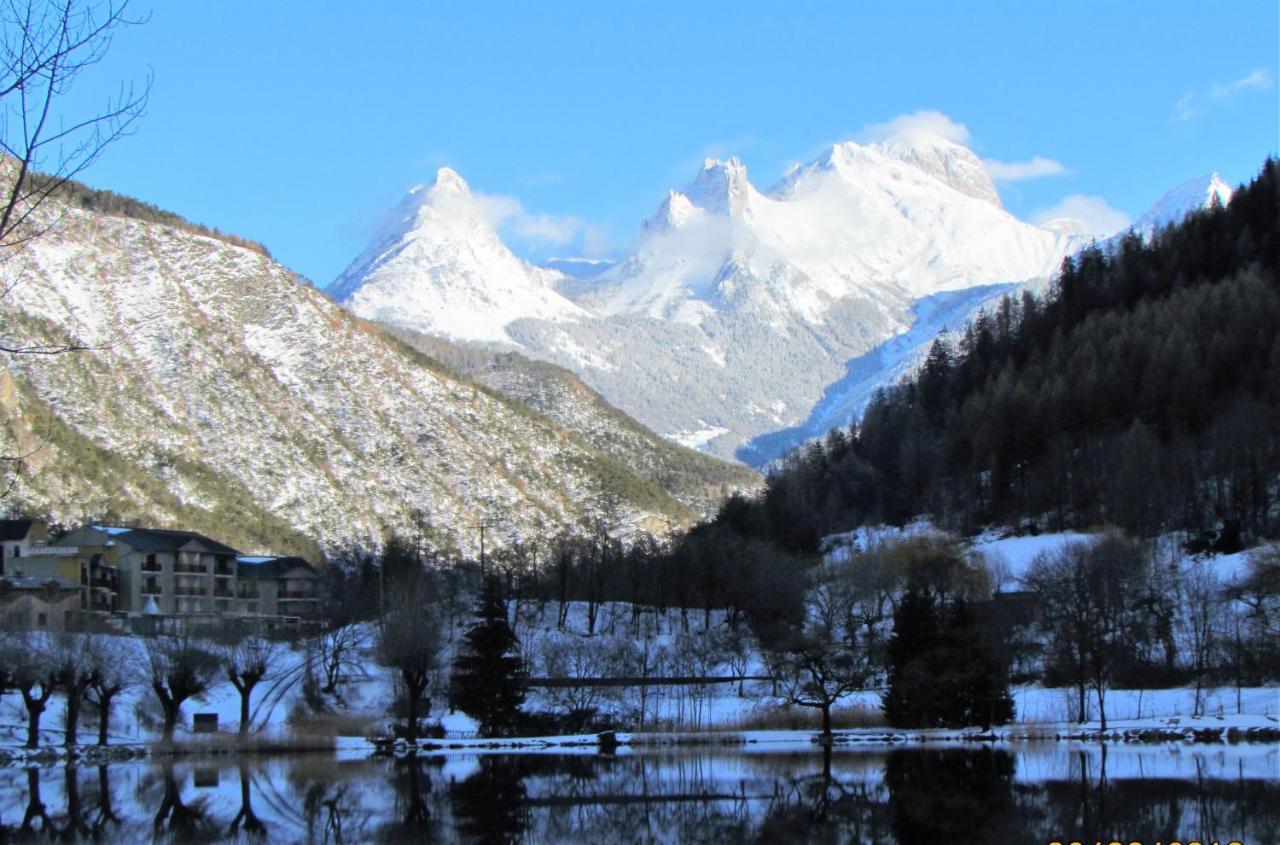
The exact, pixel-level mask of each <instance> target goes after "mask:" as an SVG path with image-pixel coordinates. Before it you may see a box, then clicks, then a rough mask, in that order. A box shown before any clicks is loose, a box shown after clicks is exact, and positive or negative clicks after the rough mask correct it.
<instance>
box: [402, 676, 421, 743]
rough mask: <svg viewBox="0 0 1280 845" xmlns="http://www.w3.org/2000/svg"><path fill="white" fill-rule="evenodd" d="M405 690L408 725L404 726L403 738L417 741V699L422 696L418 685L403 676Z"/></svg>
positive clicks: (411, 741)
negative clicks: (406, 694)
mask: <svg viewBox="0 0 1280 845" xmlns="http://www.w3.org/2000/svg"><path fill="white" fill-rule="evenodd" d="M404 685H405V691H406V692H407V693H408V695H409V725H408V727H406V728H405V739H407V740H409V742H410V743H416V742H417V741H418V700H419V699H420V698H421V697H422V690H421V688H419V686H418V685H417V684H416V683H414V682H413V681H410V680H409V679H408V678H405V683H404Z"/></svg>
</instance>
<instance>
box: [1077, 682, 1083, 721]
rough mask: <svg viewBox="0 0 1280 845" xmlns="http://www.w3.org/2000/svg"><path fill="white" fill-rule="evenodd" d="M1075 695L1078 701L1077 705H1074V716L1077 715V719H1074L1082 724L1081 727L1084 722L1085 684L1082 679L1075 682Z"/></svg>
mask: <svg viewBox="0 0 1280 845" xmlns="http://www.w3.org/2000/svg"><path fill="white" fill-rule="evenodd" d="M1076 695H1077V698H1078V699H1079V701H1078V703H1077V705H1076V714H1077V717H1078V718H1077V719H1076V721H1078V722H1079V723H1080V724H1082V725H1083V724H1084V721H1085V712H1084V696H1085V684H1084V678H1081V679H1080V680H1079V681H1077V682H1076Z"/></svg>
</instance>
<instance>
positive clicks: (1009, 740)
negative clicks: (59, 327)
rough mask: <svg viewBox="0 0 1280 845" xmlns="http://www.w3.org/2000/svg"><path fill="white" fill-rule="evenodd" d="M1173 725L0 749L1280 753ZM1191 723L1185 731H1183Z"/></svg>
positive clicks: (215, 753)
mask: <svg viewBox="0 0 1280 845" xmlns="http://www.w3.org/2000/svg"><path fill="white" fill-rule="evenodd" d="M1163 721H1165V722H1166V724H1164V725H1151V724H1145V725H1119V726H1115V727H1111V726H1109V727H1108V728H1107V730H1106V731H1103V730H1101V728H1100V727H1091V726H1090V725H1089V724H1088V723H1086V724H1085V725H1084V726H1080V725H1065V724H1045V725H1014V726H1005V727H1000V728H994V729H991V730H982V729H979V728H967V729H947V728H936V729H893V728H852V729H844V730H836V731H833V732H832V736H831V740H830V742H824V741H823V737H822V735H821V733H820V732H817V731H811V730H782V731H778V730H772V731H735V730H726V731H697V732H680V731H670V732H667V731H663V732H646V733H639V732H636V733H630V732H618V733H605V734H574V735H564V736H540V737H539V736H531V737H507V738H493V739H423V740H418V742H417V743H416V744H414V745H412V746H411V745H410V744H409V743H407V742H405V741H403V740H399V741H396V742H393V743H392V742H382V743H379V742H377V741H375V740H372V739H369V738H365V737H333V738H332V741H324V740H320V741H316V739H318V738H312V741H309V742H308V741H296V740H295V741H289V740H259V741H249V742H246V743H239V742H236V741H217V742H208V743H204V742H196V743H179V744H175V745H173V746H170V747H164V746H160V745H158V744H156V743H136V744H127V745H126V744H122V745H111V746H106V747H103V746H98V745H87V746H86V745H80V746H71V747H67V746H64V745H48V746H42V747H40V748H36V749H28V748H22V747H8V748H5V747H0V768H4V767H24V768H32V767H53V766H58V765H72V764H74V765H84V766H99V765H110V764H112V763H129V762H143V761H150V762H157V763H158V762H162V761H175V760H188V759H193V758H194V759H216V758H228V757H255V758H272V757H287V756H293V755H310V754H314V755H327V756H332V757H336V758H339V759H343V760H360V759H377V758H397V759H399V758H404V757H409V756H414V755H423V756H454V755H467V754H483V755H492V754H566V753H567V754H588V753H589V754H615V753H621V754H637V753H638V754H643V753H645V752H655V751H663V750H676V749H694V748H723V749H726V750H729V749H735V750H739V751H743V752H750V751H756V750H758V751H765V750H783V749H795V750H801V749H811V748H812V749H819V748H823V747H824V746H829V747H831V748H832V749H833V750H850V749H854V748H858V749H870V748H912V747H926V746H933V745H940V744H945V745H961V746H984V745H985V746H989V745H1019V744H1023V743H1058V742H1069V743H1089V744H1102V745H1128V746H1133V745H1170V744H1177V745H1185V746H1202V747H1211V746H1221V745H1233V746H1234V745H1280V720H1277V719H1275V718H1274V717H1262V718H1261V719H1260V720H1258V722H1259V723H1254V724H1244V725H1238V724H1231V725H1227V724H1219V725H1206V724H1204V723H1205V722H1206V721H1207V720H1205V719H1195V720H1192V719H1179V718H1172V719H1167V720H1163ZM1184 721H1186V722H1189V724H1182V722H1184Z"/></svg>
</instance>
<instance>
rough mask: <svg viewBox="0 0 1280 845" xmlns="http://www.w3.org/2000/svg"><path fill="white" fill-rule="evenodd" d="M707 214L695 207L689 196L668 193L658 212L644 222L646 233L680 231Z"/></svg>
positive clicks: (673, 192)
mask: <svg viewBox="0 0 1280 845" xmlns="http://www.w3.org/2000/svg"><path fill="white" fill-rule="evenodd" d="M705 214H706V212H705V211H704V210H703V209H701V208H698V207H697V206H695V205H694V204H693V203H692V202H691V201H690V200H689V198H688V197H687V196H685V195H684V194H682V193H680V192H679V191H667V197H666V199H664V200H663V201H662V204H661V205H659V206H658V210H657V211H655V212H654V213H653V216H651V217H650V218H649V219H647V220H645V221H644V224H643V228H644V230H645V231H652V232H666V231H670V230H672V229H679V228H681V227H682V226H685V225H686V224H688V223H690V222H691V221H693V220H696V219H698V218H700V217H702V216H703V215H705Z"/></svg>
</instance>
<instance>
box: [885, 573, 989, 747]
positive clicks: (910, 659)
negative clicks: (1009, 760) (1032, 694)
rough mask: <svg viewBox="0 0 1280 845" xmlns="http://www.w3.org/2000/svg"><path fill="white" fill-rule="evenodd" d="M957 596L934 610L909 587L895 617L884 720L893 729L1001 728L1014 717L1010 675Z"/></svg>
mask: <svg viewBox="0 0 1280 845" xmlns="http://www.w3.org/2000/svg"><path fill="white" fill-rule="evenodd" d="M985 633H986V632H985V630H984V629H983V626H982V624H981V623H980V622H978V620H976V619H975V618H974V616H973V614H972V612H971V611H970V610H969V605H968V603H967V602H965V601H964V599H963V598H956V599H954V600H953V601H952V602H950V604H949V605H943V606H939V605H938V603H937V602H936V600H935V599H934V597H933V596H932V594H930V593H929V592H927V591H925V590H923V589H920V588H918V587H913V588H912V589H910V590H908V591H907V593H906V595H905V596H903V599H902V601H901V603H899V605H898V610H897V612H895V613H894V617H893V637H892V638H891V639H890V641H889V691H888V692H887V693H886V694H885V698H884V711H885V716H886V718H887V719H888V720H889V723H890V724H891V725H894V726H895V727H921V728H935V727H968V726H971V725H982V726H983V727H990V726H991V725H1003V724H1006V723H1007V722H1009V721H1010V720H1011V719H1012V718H1013V698H1012V697H1011V696H1010V695H1009V678H1008V671H1007V668H1006V667H1005V666H1004V664H1003V663H1002V662H1001V660H1000V659H999V658H998V657H997V655H996V653H995V650H994V649H993V648H992V647H991V644H990V643H989V642H988V641H987V638H986V636H985Z"/></svg>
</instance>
